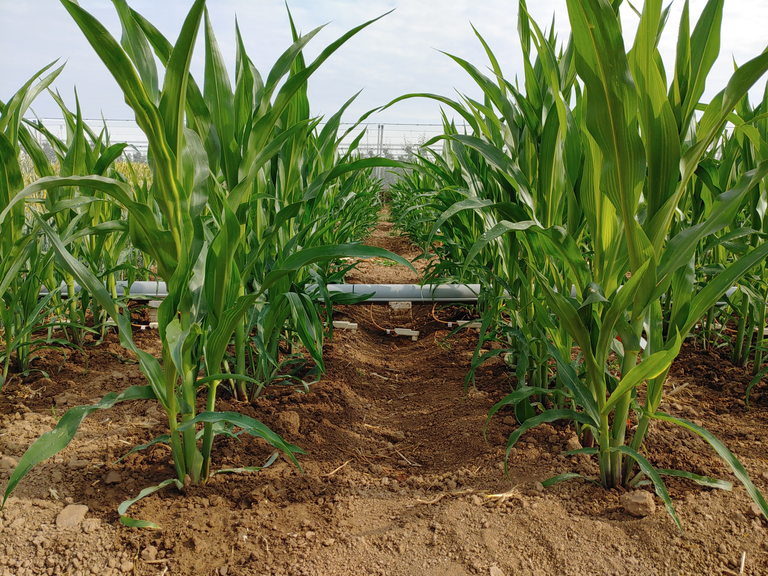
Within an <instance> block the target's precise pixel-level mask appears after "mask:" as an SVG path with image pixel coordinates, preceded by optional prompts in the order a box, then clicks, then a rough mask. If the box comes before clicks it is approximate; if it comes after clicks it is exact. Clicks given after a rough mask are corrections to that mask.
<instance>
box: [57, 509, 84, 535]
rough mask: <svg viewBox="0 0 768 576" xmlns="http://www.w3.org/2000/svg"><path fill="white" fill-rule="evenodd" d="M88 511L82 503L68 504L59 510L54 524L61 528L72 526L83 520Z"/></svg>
mask: <svg viewBox="0 0 768 576" xmlns="http://www.w3.org/2000/svg"><path fill="white" fill-rule="evenodd" d="M87 513H88V506H84V505H83V504H70V505H69V506H67V507H66V508H64V510H62V511H61V512H59V515H58V516H57V517H56V526H58V527H59V528H62V529H65V530H66V529H68V528H74V527H75V526H77V525H78V524H80V522H82V521H83V518H85V515H86V514H87Z"/></svg>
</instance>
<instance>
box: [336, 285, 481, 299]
mask: <svg viewBox="0 0 768 576" xmlns="http://www.w3.org/2000/svg"><path fill="white" fill-rule="evenodd" d="M328 291H329V292H331V293H333V292H336V293H345V294H371V293H372V294H373V296H371V297H370V298H368V299H367V300H365V302H476V301H477V295H478V294H479V293H480V284H438V285H433V284H425V285H424V286H421V285H420V284H329V285H328Z"/></svg>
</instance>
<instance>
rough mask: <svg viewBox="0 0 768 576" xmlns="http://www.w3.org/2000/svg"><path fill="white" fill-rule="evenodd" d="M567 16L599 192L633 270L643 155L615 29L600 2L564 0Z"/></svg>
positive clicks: (634, 101)
mask: <svg viewBox="0 0 768 576" xmlns="http://www.w3.org/2000/svg"><path fill="white" fill-rule="evenodd" d="M568 14H569V17H570V21H571V27H572V29H573V39H574V45H575V49H576V54H575V55H576V70H577V72H578V74H579V76H581V78H582V79H583V80H584V85H585V89H586V91H587V93H588V97H587V110H586V121H587V127H588V129H589V132H590V134H591V135H592V137H593V138H594V139H595V141H596V142H597V144H598V146H599V147H600V150H601V151H602V153H603V170H604V172H603V176H602V182H601V189H602V190H603V191H604V192H605V193H607V194H608V197H609V198H610V200H611V202H612V203H613V205H614V206H615V207H616V209H617V210H619V211H620V213H621V216H622V220H623V221H624V223H625V231H626V234H627V245H628V247H629V260H630V264H631V270H632V271H635V270H637V269H638V268H640V266H641V265H642V264H643V263H644V262H645V260H646V258H643V257H642V255H641V253H640V243H639V240H638V239H636V231H635V227H634V226H632V224H633V223H634V222H635V213H636V209H637V204H638V200H639V196H640V190H641V187H642V183H643V179H644V176H645V153H644V148H643V143H642V140H641V139H640V134H639V131H638V126H637V90H636V88H635V85H634V83H633V82H632V79H631V75H630V73H629V63H628V61H627V57H626V55H625V50H624V41H623V38H622V35H621V27H620V26H619V23H618V21H617V18H616V14H615V13H614V11H613V8H611V6H610V4H608V3H607V2H606V1H605V0H568Z"/></svg>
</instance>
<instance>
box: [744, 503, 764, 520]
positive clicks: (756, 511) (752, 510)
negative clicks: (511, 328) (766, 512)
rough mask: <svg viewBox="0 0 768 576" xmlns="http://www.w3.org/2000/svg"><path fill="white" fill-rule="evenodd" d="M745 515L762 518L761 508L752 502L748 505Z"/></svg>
mask: <svg viewBox="0 0 768 576" xmlns="http://www.w3.org/2000/svg"><path fill="white" fill-rule="evenodd" d="M747 516H749V517H750V518H762V516H763V511H762V510H761V508H760V506H758V505H757V504H755V503H754V502H752V505H751V506H750V507H749V511H748V512H747Z"/></svg>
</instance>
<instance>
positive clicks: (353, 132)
mask: <svg viewBox="0 0 768 576" xmlns="http://www.w3.org/2000/svg"><path fill="white" fill-rule="evenodd" d="M39 120H40V121H41V122H42V123H43V125H44V126H45V127H46V128H47V129H48V130H49V131H50V132H51V133H52V134H53V135H54V136H56V137H58V138H60V139H62V140H66V138H67V126H66V122H65V121H64V119H62V118H40V119H39ZM84 122H85V123H86V124H87V125H88V126H89V127H90V128H91V129H92V130H94V131H95V132H96V133H97V134H98V133H99V132H101V130H102V129H103V128H104V126H105V124H106V127H107V132H108V134H109V138H110V142H112V143H116V142H125V143H127V144H128V145H129V147H130V148H131V149H132V150H133V153H130V152H129V154H130V155H131V156H133V155H135V154H138V155H139V156H146V154H147V148H148V145H147V140H146V138H145V137H144V133H143V132H142V131H141V129H140V128H139V127H138V125H137V124H136V122H134V121H133V120H121V119H110V118H107V119H101V118H87V119H84ZM320 126H321V127H322V126H323V123H321V124H320ZM459 128H460V129H461V127H459ZM346 132H349V133H348V134H346V136H345V137H344V139H343V140H342V142H341V145H340V147H339V148H340V151H341V152H342V153H344V152H346V151H347V150H348V148H349V146H351V145H352V143H353V142H354V141H355V140H356V139H357V138H358V137H360V135H361V133H362V137H360V141H359V144H358V147H357V149H358V151H359V152H360V154H361V155H362V156H385V157H388V158H396V159H405V158H408V157H410V156H411V154H412V153H413V152H414V151H416V149H418V147H419V146H421V145H423V144H425V143H426V142H429V141H430V140H431V139H432V138H434V137H435V136H439V135H440V134H442V133H443V125H442V124H440V123H427V122H425V123H392V122H383V123H382V122H368V123H364V124H359V125H357V126H355V124H353V123H349V122H346V123H345V122H343V123H342V124H341V125H340V127H339V133H340V134H344V133H346ZM39 138H40V142H41V143H42V141H43V140H44V138H43V137H42V135H39ZM432 148H433V149H436V150H441V149H442V142H440V141H438V142H436V143H435V144H434V145H433V146H432Z"/></svg>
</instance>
